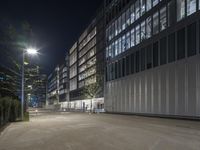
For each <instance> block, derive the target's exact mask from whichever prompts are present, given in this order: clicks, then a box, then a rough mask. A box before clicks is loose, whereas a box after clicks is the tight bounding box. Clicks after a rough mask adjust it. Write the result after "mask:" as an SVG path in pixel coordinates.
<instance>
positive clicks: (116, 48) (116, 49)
mask: <svg viewBox="0 0 200 150" xmlns="http://www.w3.org/2000/svg"><path fill="white" fill-rule="evenodd" d="M118 47H119V45H118V40H116V41H115V54H116V56H117V55H118V51H119V49H118Z"/></svg>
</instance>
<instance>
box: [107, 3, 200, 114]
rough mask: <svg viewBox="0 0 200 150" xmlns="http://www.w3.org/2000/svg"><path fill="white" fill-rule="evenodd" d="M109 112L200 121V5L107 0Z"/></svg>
mask: <svg viewBox="0 0 200 150" xmlns="http://www.w3.org/2000/svg"><path fill="white" fill-rule="evenodd" d="M104 6H105V23H106V82H105V90H104V91H105V92H104V96H105V109H106V111H107V112H112V113H131V114H141V115H155V116H170V117H187V118H198V117H200V78H199V77H200V55H199V53H200V2H199V0H105V3H104Z"/></svg>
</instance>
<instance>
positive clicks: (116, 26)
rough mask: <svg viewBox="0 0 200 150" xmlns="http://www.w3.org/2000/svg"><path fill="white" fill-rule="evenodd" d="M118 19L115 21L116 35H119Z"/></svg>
mask: <svg viewBox="0 0 200 150" xmlns="http://www.w3.org/2000/svg"><path fill="white" fill-rule="evenodd" d="M117 24H118V20H116V21H115V36H117V35H118V25H117Z"/></svg>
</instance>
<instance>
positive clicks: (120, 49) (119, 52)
mask: <svg viewBox="0 0 200 150" xmlns="http://www.w3.org/2000/svg"><path fill="white" fill-rule="evenodd" d="M118 44H119V51H118V54H121V53H122V39H121V37H120V38H119V39H118Z"/></svg>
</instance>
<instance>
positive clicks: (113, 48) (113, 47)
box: [112, 42, 115, 58]
mask: <svg viewBox="0 0 200 150" xmlns="http://www.w3.org/2000/svg"><path fill="white" fill-rule="evenodd" d="M114 56H115V42H113V43H112V58H113V57H114Z"/></svg>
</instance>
